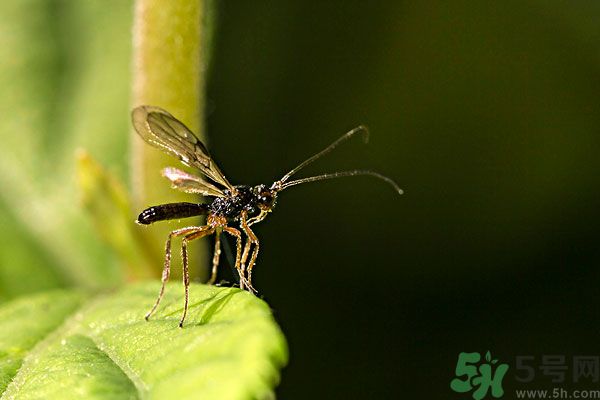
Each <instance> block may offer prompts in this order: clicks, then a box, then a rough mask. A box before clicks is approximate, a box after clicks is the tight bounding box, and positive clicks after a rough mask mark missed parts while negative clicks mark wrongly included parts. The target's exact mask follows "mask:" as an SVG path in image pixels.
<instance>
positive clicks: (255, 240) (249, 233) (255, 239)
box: [240, 214, 260, 293]
mask: <svg viewBox="0 0 600 400" xmlns="http://www.w3.org/2000/svg"><path fill="white" fill-rule="evenodd" d="M240 225H241V227H242V229H243V230H244V233H245V234H246V236H247V237H248V240H247V241H246V248H245V249H244V255H243V256H242V265H245V264H246V259H247V258H248V252H249V251H250V247H251V246H252V245H253V244H254V250H253V251H252V255H251V256H250V263H249V264H248V274H247V282H246V286H247V287H248V289H250V290H252V291H253V292H254V293H256V289H254V287H253V286H252V268H253V267H254V263H255V262H256V257H258V250H259V248H260V243H259V242H258V237H256V234H255V233H254V232H253V231H252V229H250V227H249V226H248V222H247V220H246V214H242V220H241V223H240Z"/></svg>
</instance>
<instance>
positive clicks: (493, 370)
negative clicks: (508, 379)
mask: <svg viewBox="0 0 600 400" xmlns="http://www.w3.org/2000/svg"><path fill="white" fill-rule="evenodd" d="M506 371H508V364H498V360H496V359H492V356H491V355H490V352H489V351H488V352H487V353H485V360H482V359H481V355H480V354H479V353H460V354H459V355H458V361H457V363H456V378H454V379H452V382H450V388H452V390H454V391H455V392H457V393H467V392H470V391H473V394H472V397H473V399H474V400H482V399H484V398H485V396H487V394H488V391H490V390H491V393H492V396H493V397H495V398H497V399H499V398H500V397H502V396H503V395H504V389H502V379H504V375H506ZM463 375H466V377H463ZM461 378H462V379H461Z"/></svg>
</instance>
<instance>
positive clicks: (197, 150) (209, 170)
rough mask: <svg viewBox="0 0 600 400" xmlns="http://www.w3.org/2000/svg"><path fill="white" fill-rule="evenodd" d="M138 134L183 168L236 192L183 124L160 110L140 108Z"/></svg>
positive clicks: (135, 119) (134, 115) (135, 123)
mask: <svg viewBox="0 0 600 400" xmlns="http://www.w3.org/2000/svg"><path fill="white" fill-rule="evenodd" d="M131 117H132V121H133V126H134V128H135V130H136V132H137V133H138V134H139V135H140V136H141V137H142V139H144V140H145V141H146V142H147V143H148V144H151V145H152V146H154V147H157V148H159V149H161V150H163V151H164V152H166V153H168V154H171V155H172V156H174V157H177V158H178V159H179V160H180V161H181V162H182V163H183V164H185V165H187V166H190V167H194V168H197V169H199V170H200V171H201V172H202V173H203V174H204V175H206V176H207V177H208V178H210V179H211V180H213V181H214V182H216V183H218V184H221V185H223V186H225V187H226V188H228V189H229V190H232V191H234V189H233V186H232V185H231V183H229V181H228V180H227V179H226V178H225V176H224V175H223V173H222V172H221V170H220V169H219V167H218V166H217V165H216V164H215V162H214V161H213V160H212V159H211V158H210V154H209V152H208V149H207V148H206V147H205V146H204V145H203V144H202V142H201V141H200V139H198V138H197V137H196V135H194V134H193V133H192V131H190V130H189V129H188V128H187V127H186V126H185V125H184V124H183V123H182V122H181V121H179V120H178V119H177V118H175V117H174V116H172V115H171V114H169V113H168V112H167V111H165V110H163V109H162V108H159V107H152V106H139V107H136V108H134V109H133V111H132V113H131Z"/></svg>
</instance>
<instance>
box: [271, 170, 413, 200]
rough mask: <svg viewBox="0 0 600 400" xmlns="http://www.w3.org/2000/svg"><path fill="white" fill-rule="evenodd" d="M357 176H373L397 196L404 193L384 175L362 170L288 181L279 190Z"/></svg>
mask: <svg viewBox="0 0 600 400" xmlns="http://www.w3.org/2000/svg"><path fill="white" fill-rule="evenodd" d="M358 175H370V176H373V177H375V178H378V179H381V180H382V181H384V182H386V183H388V184H390V185H391V186H392V187H393V188H394V190H395V191H396V192H398V194H403V193H404V192H403V191H402V189H400V187H399V186H398V184H397V183H396V182H394V181H393V180H392V179H390V178H388V177H387V176H385V175H381V174H379V173H377V172H374V171H369V170H362V169H355V170H352V171H340V172H331V173H328V174H323V175H317V176H310V177H308V178H302V179H296V180H293V181H289V182H286V183H284V184H283V185H281V188H280V190H283V189H286V188H289V187H290V186H295V185H299V184H301V183H308V182H315V181H324V180H326V179H334V178H341V177H344V176H358Z"/></svg>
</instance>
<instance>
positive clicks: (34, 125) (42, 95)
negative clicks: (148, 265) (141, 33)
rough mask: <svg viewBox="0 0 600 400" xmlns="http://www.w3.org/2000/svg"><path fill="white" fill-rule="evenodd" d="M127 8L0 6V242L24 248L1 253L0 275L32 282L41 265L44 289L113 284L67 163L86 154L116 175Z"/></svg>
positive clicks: (121, 144)
mask: <svg viewBox="0 0 600 400" xmlns="http://www.w3.org/2000/svg"><path fill="white" fill-rule="evenodd" d="M130 8H131V4H130V3H129V2H127V1H108V2H107V1H98V0H92V1H86V2H44V1H5V2H0V57H2V59H3V60H5V62H3V63H0V85H2V87H3V90H2V92H0V109H1V110H2V111H3V118H2V119H1V120H0V135H1V137H2V146H1V147H0V185H2V187H3V190H2V192H1V193H0V196H1V197H2V202H3V203H4V205H5V207H2V209H0V213H5V215H4V216H2V217H0V220H2V221H3V222H4V221H8V222H10V223H11V225H8V226H7V227H6V229H2V230H1V231H0V240H2V242H4V243H6V242H9V241H10V242H15V240H14V238H13V236H14V233H13V232H15V231H18V232H20V236H21V237H22V238H23V241H24V244H23V245H19V246H15V247H10V248H8V247H7V249H6V252H7V253H8V255H7V258H5V259H2V263H3V265H2V269H3V270H9V269H10V268H12V266H11V265H8V263H9V262H10V259H13V258H14V259H17V260H18V259H27V261H31V262H18V263H17V264H18V265H19V266H20V267H19V273H20V274H22V276H27V275H28V276H29V277H33V279H34V280H36V279H35V277H37V276H38V274H37V271H38V269H39V268H37V267H36V266H38V265H40V264H43V265H44V266H45V268H47V269H48V270H49V273H46V274H45V275H47V276H49V277H50V276H55V277H56V279H52V278H49V279H47V280H46V281H44V285H45V286H46V287H48V286H57V285H61V284H62V282H69V283H72V284H77V285H80V286H84V287H88V288H94V287H106V286H112V285H115V284H116V283H118V282H120V281H121V280H122V278H121V275H122V273H121V271H120V270H119V269H118V267H117V264H116V263H114V262H111V261H113V260H112V255H111V253H110V252H109V251H106V250H107V249H106V246H105V245H104V244H103V243H102V242H100V241H98V240H97V238H96V236H95V233H94V232H93V229H92V226H91V224H90V223H89V221H87V220H86V219H85V218H84V217H83V214H82V212H81V209H80V208H79V207H77V206H76V205H77V203H76V198H77V193H76V190H75V189H76V188H75V185H74V184H73V183H74V181H75V179H74V178H75V163H74V162H73V155H74V151H75V149H76V148H77V147H79V146H86V147H87V148H90V149H93V151H94V154H95V155H96V156H97V157H98V158H99V159H101V160H102V161H103V162H107V163H109V164H110V165H111V166H112V167H113V168H114V169H116V170H117V171H119V172H121V173H124V171H125V170H126V165H127V164H126V157H125V149H126V146H127V135H126V132H127V131H128V129H129V128H128V96H127V93H128V90H129V65H128V63H129V61H128V60H129V54H130V47H131V45H130V24H131V10H130ZM8 222H7V223H8ZM7 239H8V240H7ZM32 249H39V250H40V251H31V250H32ZM0 279H3V281H2V282H0V286H4V287H6V288H8V289H7V290H6V293H8V294H10V293H15V292H17V290H16V287H13V285H14V283H13V282H14V280H4V276H0ZM38 280H42V279H38ZM37 287H39V288H41V286H37Z"/></svg>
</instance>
